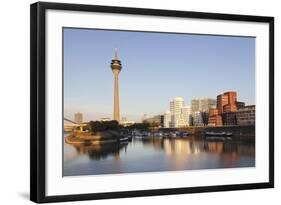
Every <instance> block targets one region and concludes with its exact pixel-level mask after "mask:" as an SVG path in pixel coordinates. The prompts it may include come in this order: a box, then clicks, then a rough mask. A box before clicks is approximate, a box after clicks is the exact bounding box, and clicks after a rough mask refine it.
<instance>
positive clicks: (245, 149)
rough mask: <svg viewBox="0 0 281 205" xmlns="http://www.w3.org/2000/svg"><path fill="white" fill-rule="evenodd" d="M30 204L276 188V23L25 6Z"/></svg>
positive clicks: (90, 7) (262, 19) (255, 18)
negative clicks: (28, 10) (27, 17)
mask: <svg viewBox="0 0 281 205" xmlns="http://www.w3.org/2000/svg"><path fill="white" fill-rule="evenodd" d="M30 20H31V37H30V41H31V139H30V143H31V146H30V147H31V154H30V157H31V159H30V160H31V171H30V172H31V173H30V174H31V176H30V180H31V181H30V186H31V187H30V192H31V194H30V198H31V200H32V201H34V202H38V203H42V202H56V201H73V200H90V199H106V198H120V197H137V196H153V195H166V194H184V193H195V192H212V191H225V190H243V189H258V188H272V187H274V18H273V17H265V16H247V15H230V14H215V13H201V12H187V11H172V10H155V9H143V8H125V7H109V6H96V5H80V4H63V3H46V2H45V3H42V2H40V3H35V4H32V5H31V17H30Z"/></svg>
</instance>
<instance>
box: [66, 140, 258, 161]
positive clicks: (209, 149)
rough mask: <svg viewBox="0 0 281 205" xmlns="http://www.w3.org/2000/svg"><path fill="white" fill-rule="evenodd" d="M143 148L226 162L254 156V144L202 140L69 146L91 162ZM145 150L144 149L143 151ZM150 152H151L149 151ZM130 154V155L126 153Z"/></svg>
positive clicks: (142, 141)
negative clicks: (214, 157)
mask: <svg viewBox="0 0 281 205" xmlns="http://www.w3.org/2000/svg"><path fill="white" fill-rule="evenodd" d="M140 144H141V145H142V146H143V147H144V148H145V147H146V148H153V150H155V151H162V152H164V153H165V155H167V156H174V157H176V158H177V157H179V158H180V157H186V156H187V155H198V154H202V153H209V154H212V153H214V154H223V155H222V156H223V157H226V158H227V160H237V159H238V158H239V157H240V156H250V157H254V156H255V146H254V143H245V142H239V141H206V140H203V139H195V138H194V137H191V138H189V139H158V138H150V139H144V138H143V139H134V140H133V142H129V143H122V144H119V143H113V144H104V145H102V144H100V145H92V146H91V145H71V146H73V147H74V148H75V150H76V154H77V155H88V156H89V158H90V159H92V160H102V159H105V158H107V157H110V156H113V157H114V159H116V160H118V159H120V158H121V156H120V152H122V151H124V153H125V155H126V152H127V147H128V146H130V147H131V152H132V151H133V150H132V148H133V147H134V146H137V145H140ZM145 150H146V149H144V151H145ZM150 152H151V150H150ZM128 154H130V153H128Z"/></svg>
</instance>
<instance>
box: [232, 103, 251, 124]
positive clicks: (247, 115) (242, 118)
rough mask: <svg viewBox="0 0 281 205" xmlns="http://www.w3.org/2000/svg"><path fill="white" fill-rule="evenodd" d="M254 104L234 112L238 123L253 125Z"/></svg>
mask: <svg viewBox="0 0 281 205" xmlns="http://www.w3.org/2000/svg"><path fill="white" fill-rule="evenodd" d="M255 109H256V107H255V105H248V106H245V107H244V108H242V109H239V110H238V111H237V112H236V119H237V124H238V125H255Z"/></svg>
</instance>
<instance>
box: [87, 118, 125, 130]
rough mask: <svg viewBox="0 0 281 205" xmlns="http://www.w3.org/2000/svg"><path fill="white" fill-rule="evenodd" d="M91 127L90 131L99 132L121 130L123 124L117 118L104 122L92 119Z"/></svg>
mask: <svg viewBox="0 0 281 205" xmlns="http://www.w3.org/2000/svg"><path fill="white" fill-rule="evenodd" d="M89 128H90V131H92V132H97V131H107V130H119V129H120V128H121V126H120V125H119V123H118V121H116V120H111V121H104V122H102V121H90V122H89Z"/></svg>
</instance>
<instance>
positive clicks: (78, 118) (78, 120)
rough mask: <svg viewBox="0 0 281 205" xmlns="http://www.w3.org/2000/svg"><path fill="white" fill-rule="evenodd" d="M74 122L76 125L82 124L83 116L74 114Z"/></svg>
mask: <svg viewBox="0 0 281 205" xmlns="http://www.w3.org/2000/svg"><path fill="white" fill-rule="evenodd" d="M74 122H76V123H77V124H81V123H82V122H83V114H82V113H80V112H77V113H75V114H74Z"/></svg>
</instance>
